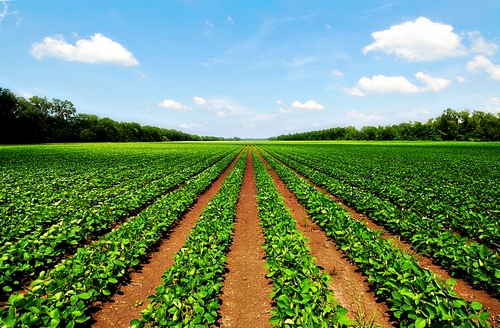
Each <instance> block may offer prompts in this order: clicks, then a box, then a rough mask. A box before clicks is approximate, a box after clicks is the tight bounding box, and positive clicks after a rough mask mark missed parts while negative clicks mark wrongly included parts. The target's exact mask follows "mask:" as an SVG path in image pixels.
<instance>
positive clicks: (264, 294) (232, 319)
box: [217, 149, 272, 327]
mask: <svg viewBox="0 0 500 328" xmlns="http://www.w3.org/2000/svg"><path fill="white" fill-rule="evenodd" d="M256 194H257V187H256V185H255V179H254V168H253V164H252V155H251V152H250V149H249V151H248V153H247V163H246V169H245V175H244V177H243V185H242V187H241V191H240V195H239V199H238V203H237V205H236V222H235V225H234V231H233V244H232V245H231V247H230V248H229V253H228V254H227V262H226V268H227V270H228V272H227V273H226V274H225V275H224V282H223V287H222V294H221V295H220V299H221V301H222V305H221V308H220V311H219V313H220V315H221V318H220V320H219V322H218V323H217V326H220V327H271V324H270V323H269V318H270V314H269V311H270V310H271V300H270V299H269V294H271V292H272V286H271V285H270V280H269V279H267V278H266V274H267V272H266V270H265V269H264V265H265V260H264V256H265V252H264V250H263V249H262V248H261V246H262V245H263V243H264V236H263V234H262V228H261V227H260V225H259V217H258V209H257V200H256Z"/></svg>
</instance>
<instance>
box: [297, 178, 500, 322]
mask: <svg viewBox="0 0 500 328" xmlns="http://www.w3.org/2000/svg"><path fill="white" fill-rule="evenodd" d="M295 173H296V174H297V175H298V176H300V177H301V178H303V179H305V180H307V181H309V183H311V185H313V186H314V187H316V188H317V189H318V190H319V191H321V192H322V193H324V194H327V195H328V196H329V197H330V198H331V199H333V200H335V201H336V202H337V203H339V205H341V206H342V207H344V208H345V209H346V210H347V211H348V212H349V213H350V214H351V216H352V217H353V218H354V219H356V220H358V221H361V220H363V222H364V223H365V224H366V225H367V227H368V228H370V229H372V230H378V231H381V230H383V231H384V233H383V234H382V235H381V237H382V238H384V239H390V240H391V241H392V244H393V245H394V246H395V247H398V248H401V249H402V250H403V251H404V252H406V253H407V254H410V255H413V256H414V257H415V258H416V259H417V261H418V265H419V266H420V267H422V268H427V269H429V270H430V271H432V272H433V273H434V274H436V275H437V276H438V277H439V278H440V279H442V280H443V281H446V280H447V279H450V278H452V279H454V280H455V281H456V283H457V284H456V285H455V286H454V288H453V290H454V291H455V293H457V294H458V296H460V297H462V298H463V299H465V300H467V301H469V302H472V301H478V302H479V303H481V304H482V305H483V307H484V308H485V309H487V310H488V312H489V313H490V314H491V318H490V320H489V322H490V324H491V325H492V327H500V322H499V319H500V300H499V299H497V298H494V297H492V296H491V295H489V294H488V293H487V292H486V291H484V290H481V289H477V288H474V287H473V286H471V285H470V284H469V283H468V282H467V281H465V280H463V279H459V278H455V277H451V276H450V274H449V272H448V271H447V270H446V269H444V268H443V267H441V266H439V265H436V264H434V263H433V260H432V258H429V257H426V256H422V255H420V254H418V253H417V252H416V251H415V250H414V249H413V248H412V247H411V245H410V244H408V243H406V242H404V241H402V240H401V239H400V237H399V236H398V235H394V234H392V233H389V232H388V231H386V230H385V229H384V227H383V226H381V225H379V224H377V223H375V222H374V221H372V220H371V219H370V218H368V217H367V216H365V215H363V214H361V213H358V212H357V211H356V210H355V209H354V208H352V207H349V206H347V205H346V204H345V203H344V200H343V199H341V198H338V197H336V196H334V195H331V194H330V193H329V192H328V191H326V190H325V189H323V188H321V187H320V186H317V185H316V184H314V183H313V182H311V181H310V180H308V179H307V178H306V177H304V176H302V175H301V174H300V173H298V172H296V171H295Z"/></svg>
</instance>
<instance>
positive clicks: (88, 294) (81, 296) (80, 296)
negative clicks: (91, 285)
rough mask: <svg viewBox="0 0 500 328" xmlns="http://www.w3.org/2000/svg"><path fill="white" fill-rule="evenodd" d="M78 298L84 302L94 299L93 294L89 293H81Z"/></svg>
mask: <svg viewBox="0 0 500 328" xmlns="http://www.w3.org/2000/svg"><path fill="white" fill-rule="evenodd" d="M78 297H79V298H81V299H82V300H88V299H89V298H91V297H92V292H91V291H90V292H87V293H81V294H78Z"/></svg>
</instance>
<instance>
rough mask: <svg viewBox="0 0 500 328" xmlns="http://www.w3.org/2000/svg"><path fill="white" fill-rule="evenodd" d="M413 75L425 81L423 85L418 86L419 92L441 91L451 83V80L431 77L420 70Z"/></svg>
mask: <svg viewBox="0 0 500 328" xmlns="http://www.w3.org/2000/svg"><path fill="white" fill-rule="evenodd" d="M415 76H416V78H417V79H419V80H420V81H422V82H423V83H425V87H423V88H419V90H418V91H419V92H424V91H432V92H441V91H443V90H444V89H446V88H447V87H449V86H450V84H451V80H447V79H443V78H439V77H432V76H429V75H426V74H424V73H422V72H418V73H416V74H415Z"/></svg>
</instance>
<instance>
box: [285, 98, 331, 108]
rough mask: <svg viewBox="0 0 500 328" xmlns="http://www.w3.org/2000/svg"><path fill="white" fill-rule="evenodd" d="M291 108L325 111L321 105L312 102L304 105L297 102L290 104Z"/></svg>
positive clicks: (309, 101)
mask: <svg viewBox="0 0 500 328" xmlns="http://www.w3.org/2000/svg"><path fill="white" fill-rule="evenodd" d="M292 108H297V109H309V110H322V109H325V107H323V105H321V104H318V103H317V102H315V101H314V100H308V101H306V102H305V103H303V104H302V103H300V102H299V101H294V102H293V103H292Z"/></svg>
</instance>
